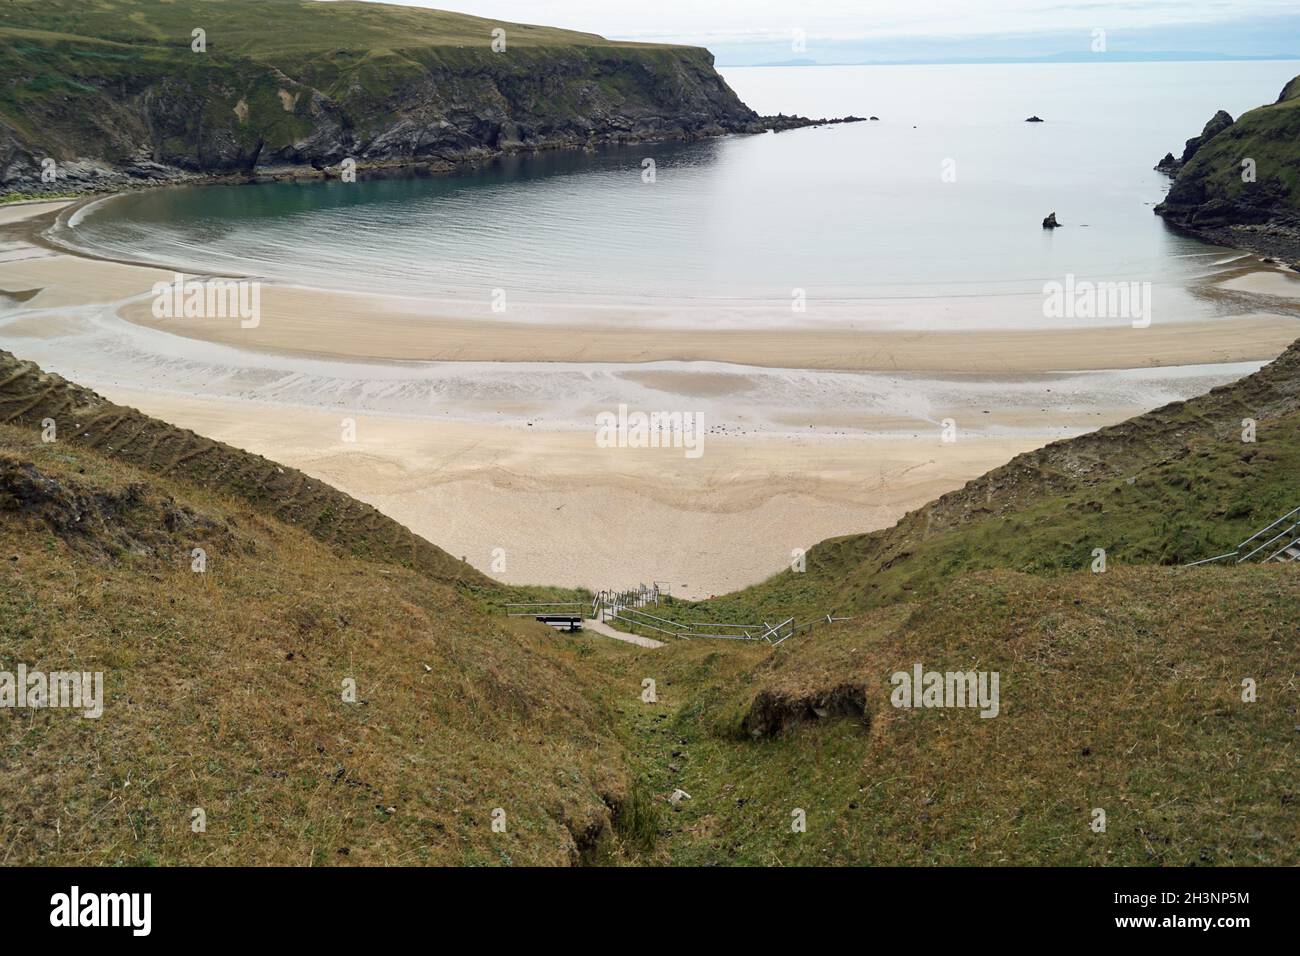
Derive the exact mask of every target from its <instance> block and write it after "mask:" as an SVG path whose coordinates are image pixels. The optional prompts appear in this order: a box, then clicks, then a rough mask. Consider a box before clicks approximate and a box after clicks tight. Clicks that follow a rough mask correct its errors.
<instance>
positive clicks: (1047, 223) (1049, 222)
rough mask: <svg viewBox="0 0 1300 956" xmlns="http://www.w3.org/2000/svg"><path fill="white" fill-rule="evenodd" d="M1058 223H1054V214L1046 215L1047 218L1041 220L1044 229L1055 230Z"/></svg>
mask: <svg viewBox="0 0 1300 956" xmlns="http://www.w3.org/2000/svg"><path fill="white" fill-rule="evenodd" d="M1059 225H1060V223H1059V222H1057V221H1056V213H1054V212H1053V213H1048V215H1047V218H1046V219H1044V220H1043V228H1044V229H1055V228H1056V227H1057V226H1059Z"/></svg>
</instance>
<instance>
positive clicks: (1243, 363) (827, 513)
mask: <svg viewBox="0 0 1300 956" xmlns="http://www.w3.org/2000/svg"><path fill="white" fill-rule="evenodd" d="M33 205H34V207H35V208H33V207H32V206H27V207H14V208H10V207H0V239H3V245H2V246H0V290H3V291H4V292H5V293H6V294H5V295H3V296H0V345H2V346H3V347H4V348H6V349H8V350H11V351H14V352H15V353H16V354H18V355H19V356H20V357H25V358H32V359H34V360H36V361H38V362H39V363H40V364H42V365H43V366H44V367H46V368H48V369H50V370H51V371H55V372H58V373H59V374H62V375H64V376H65V377H67V378H70V379H72V380H73V381H77V382H79V383H80V384H83V385H86V386H88V387H90V388H93V389H94V390H95V391H98V392H100V393H101V394H104V395H105V396H106V397H108V398H109V399H111V400H113V401H115V402H119V403H122V404H126V405H131V406H134V407H137V408H139V409H141V410H142V411H144V412H146V413H148V414H151V415H154V416H156V417H158V418H161V419H163V420H165V421H168V422H170V423H172V424H175V425H178V426H181V427H186V428H190V429H192V430H194V431H196V432H198V433H200V434H204V435H207V436H208V437H212V438H216V439H218V440H222V441H225V442H227V443H229V444H231V445H235V446H237V447H240V448H243V449H246V450H249V451H252V452H255V453H259V454H263V455H265V456H267V457H269V458H272V459H273V460H277V461H281V462H283V463H284V464H286V465H290V466H293V467H297V468H300V469H301V470H303V471H305V472H306V473H308V474H310V475H312V476H314V477H317V478H320V479H322V480H324V481H327V482H329V483H330V484H332V485H335V486H337V487H339V488H340V489H341V490H344V491H346V492H348V493H349V494H352V495H353V496H355V497H357V498H359V499H361V500H363V501H367V502H369V503H371V504H373V505H375V506H376V507H378V508H379V509H380V510H381V511H383V512H384V513H386V514H388V515H389V516H391V517H393V518H395V519H396V520H398V521H400V522H402V523H403V524H406V525H407V526H408V527H410V528H411V529H412V530H414V531H415V532H416V533H418V534H421V535H422V536H424V537H426V538H427V539H428V540H430V541H432V542H433V543H435V544H438V545H439V546H442V547H444V548H446V549H447V550H448V551H450V552H452V553H453V554H455V555H456V556H457V557H460V556H464V557H466V558H467V559H468V560H469V561H470V563H471V564H473V565H474V566H475V567H477V568H479V569H481V570H483V571H485V572H486V573H488V574H490V575H492V576H493V577H496V578H497V579H499V580H502V581H503V582H506V583H512V584H523V583H528V584H557V585H584V586H588V587H591V586H600V587H609V586H635V585H636V584H638V583H640V582H641V581H645V580H650V579H654V580H660V581H665V582H672V583H673V584H674V593H677V594H680V595H683V596H692V597H704V596H708V595H709V594H717V593H724V592H726V591H730V590H734V589H736V588H740V587H744V586H747V585H750V584H755V583H758V582H759V581H761V580H763V579H764V578H766V577H768V576H769V575H770V574H772V573H774V572H777V571H779V570H781V569H782V568H783V567H785V566H787V565H788V563H789V560H790V553H791V551H792V550H793V549H795V548H807V547H809V546H810V545H812V544H814V543H816V542H817V541H819V540H822V539H824V538H828V537H835V536H839V535H843V534H851V533H858V532H866V531H870V530H874V529H876V528H880V527H884V526H888V525H889V524H892V523H893V522H894V521H896V520H897V519H898V518H899V517H901V516H902V515H903V514H905V513H906V512H908V511H910V510H913V509H914V508H916V507H919V506H920V505H923V504H925V503H926V502H928V501H930V500H933V499H934V498H935V497H937V496H938V495H940V494H943V493H945V492H948V491H952V490H955V489H956V488H959V487H960V486H961V485H963V484H964V483H965V482H966V481H968V480H970V479H972V478H975V477H977V476H979V475H980V474H983V473H984V472H986V471H988V470H989V469H991V468H993V467H996V466H997V465H1001V464H1004V463H1005V462H1006V461H1008V460H1009V459H1011V458H1012V457H1014V456H1015V455H1016V454H1019V453H1020V452H1024V451H1029V450H1031V449H1034V448H1038V447H1041V446H1042V445H1044V444H1046V443H1048V442H1050V441H1052V440H1055V439H1057V438H1062V437H1068V436H1069V435H1073V434H1079V433H1081V432H1084V431H1090V430H1092V429H1095V428H1097V427H1101V426H1103V425H1107V424H1112V423H1114V422H1118V421H1121V420H1123V419H1125V418H1127V417H1130V416H1131V415H1133V414H1136V413H1138V412H1141V411H1146V410H1148V409H1149V408H1152V407H1156V406H1158V405H1161V404H1165V403H1167V402H1169V401H1174V400H1177V399H1178V398H1180V397H1188V396H1190V395H1191V394H1196V393H1199V392H1202V391H1205V390H1207V389H1208V388H1210V387H1212V386H1213V385H1215V384H1221V383H1223V382H1226V381H1229V380H1232V379H1234V378H1237V377H1240V376H1241V375H1243V374H1246V372H1248V371H1249V370H1251V368H1252V367H1253V366H1257V365H1258V364H1262V363H1263V362H1266V361H1268V360H1271V359H1272V358H1274V357H1275V356H1276V355H1277V354H1278V353H1280V352H1281V351H1282V350H1283V349H1284V348H1285V347H1286V346H1287V345H1289V344H1290V343H1291V342H1292V341H1294V340H1295V339H1296V338H1297V337H1300V324H1298V323H1297V319H1296V315H1297V314H1300V313H1297V312H1296V311H1295V306H1296V303H1295V302H1294V301H1292V300H1290V299H1288V298H1286V297H1278V296H1277V295H1275V293H1276V292H1277V291H1278V290H1279V289H1278V288H1274V287H1273V285H1275V284H1276V283H1277V282H1279V281H1285V282H1292V281H1294V280H1292V279H1291V277H1289V276H1285V275H1284V274H1282V273H1281V272H1278V271H1277V270H1263V269H1252V268H1245V269H1241V270H1237V273H1238V278H1237V279H1234V280H1233V281H1234V282H1237V283H1238V285H1240V286H1241V287H1240V288H1238V287H1235V286H1234V287H1233V288H1230V289H1228V290H1227V291H1226V292H1225V293H1224V294H1225V297H1226V298H1225V301H1226V302H1231V303H1235V302H1239V301H1256V300H1254V299H1252V298H1251V297H1252V296H1256V295H1267V296H1269V299H1267V300H1259V301H1267V302H1268V303H1270V307H1272V308H1275V310H1276V312H1277V314H1268V313H1248V314H1245V315H1240V316H1237V317H1234V318H1225V319H1220V320H1215V321H1206V322H1189V323H1178V324H1174V323H1169V324H1161V323H1159V322H1157V323H1155V324H1153V325H1152V327H1151V328H1147V329H1141V330H1138V329H1132V328H1129V327H1127V326H1121V327H1113V328H1111V329H1097V328H1092V329H1087V328H1081V329H1080V328H1076V329H1056V330H1042V329H1038V330H1015V329H1002V330H997V329H993V330H982V331H971V332H963V331H960V330H941V331H923V332H907V331H898V330H883V331H882V330H877V331H864V330H863V329H860V328H833V327H831V328H812V329H809V328H802V329H798V328H794V329H792V328H788V327H786V328H781V327H773V328H763V329H703V330H700V329H697V330H693V331H692V330H680V329H671V330H667V332H668V333H670V334H666V331H665V330H664V329H662V328H654V327H640V328H638V327H635V326H629V325H627V323H626V317H625V316H614V317H612V318H613V321H610V319H608V318H607V320H606V322H605V323H604V324H592V323H586V324H582V323H576V322H570V323H569V324H565V325H559V326H546V325H538V324H528V323H501V322H486V321H483V320H466V319H464V318H455V317H450V318H449V317H437V316H434V317H431V316H429V315H428V314H427V311H428V306H427V305H426V311H425V313H424V314H421V313H418V312H413V311H411V310H410V301H409V300H406V301H405V303H404V306H405V311H404V310H403V308H402V307H399V305H402V303H397V302H394V301H392V300H385V299H383V298H382V297H380V298H376V297H373V296H365V295H357V294H351V295H349V294H345V293H335V292H330V291H328V290H310V289H302V288H292V287H285V286H276V285H268V286H267V287H266V288H265V290H264V300H263V315H262V321H261V323H260V325H259V327H258V328H257V329H251V330H240V329H239V328H238V325H237V323H235V324H234V328H233V329H230V328H226V329H222V328H217V327H213V326H212V325H211V324H209V325H207V326H202V325H201V324H200V325H199V326H198V327H192V326H191V325H187V324H186V323H185V322H184V321H176V320H170V321H168V322H163V323H157V322H152V321H149V320H151V319H152V317H151V316H148V309H147V306H146V307H145V315H146V316H148V319H149V320H146V319H145V318H143V317H142V316H140V315H139V314H138V312H139V309H140V306H141V303H142V301H143V299H142V297H147V295H148V293H149V290H150V288H151V285H152V283H153V282H154V281H157V280H159V279H168V278H170V273H168V272H164V271H163V270H158V269H153V268H148V267H143V266H135V265H127V264H122V263H119V262H115V261H112V260H107V259H102V258H101V259H96V258H86V257H83V256H80V255H76V254H72V253H68V252H64V251H58V250H56V249H52V248H50V247H49V246H48V245H38V244H35V243H34V242H32V241H30V240H32V239H33V238H35V232H36V231H38V230H39V228H40V222H41V221H46V220H48V218H49V217H50V215H51V214H52V213H53V212H57V211H58V210H60V209H64V208H68V207H70V206H71V205H72V203H71V202H70V201H66V200H65V201H59V202H57V203H53V204H50V205H51V206H53V207H54V209H51V208H49V207H47V206H46V205H45V204H33ZM1251 277H1254V278H1251ZM1295 287H1296V288H1297V289H1300V282H1297V283H1296V286H1295ZM1279 288H1280V289H1281V290H1283V291H1290V286H1286V285H1284V286H1281V287H1279ZM1242 297H1244V298H1242ZM441 305H442V303H433V307H434V308H437V307H439V306H441ZM940 305H942V303H940ZM278 346H284V347H283V348H278ZM1089 366H1092V367H1093V370H1092V371H1078V370H1079V369H1087V368H1089ZM620 401H627V402H629V403H630V404H632V405H633V406H634V407H641V408H668V409H683V410H692V411H698V412H700V413H702V414H705V415H706V420H707V421H708V423H709V430H708V433H707V441H706V444H705V449H706V451H705V454H704V455H703V456H702V457H701V458H699V459H698V460H689V459H686V458H684V457H683V456H682V454H681V452H680V450H678V451H677V452H675V453H674V452H672V451H671V450H669V451H664V450H662V449H602V448H598V447H596V445H595V443H594V440H593V434H592V431H591V426H590V423H591V421H592V420H593V416H594V415H595V414H596V413H597V412H598V411H599V410H601V409H606V408H609V407H612V406H613V405H615V404H616V403H618V402H620ZM345 419H346V420H351V422H352V423H353V425H354V427H355V440H354V441H347V440H345V439H344V438H342V433H341V430H340V425H341V424H343V422H344V420H345ZM947 419H952V420H954V421H955V422H957V423H958V424H959V427H960V429H961V436H962V437H961V439H960V440H958V441H956V442H953V443H946V442H944V441H943V440H942V439H941V437H940V427H941V423H942V422H943V421H944V420H947ZM497 547H501V548H505V549H506V554H507V563H506V567H505V570H494V569H493V561H492V553H493V551H492V549H494V548H497ZM724 553H725V554H726V555H727V560H726V561H721V560H719V558H718V555H721V554H724Z"/></svg>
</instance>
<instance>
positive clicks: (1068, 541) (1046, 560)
mask: <svg viewBox="0 0 1300 956" xmlns="http://www.w3.org/2000/svg"><path fill="white" fill-rule="evenodd" d="M1244 419H1253V420H1255V421H1256V431H1255V439H1256V440H1255V441H1254V442H1253V443H1245V442H1243V441H1242V421H1243V420H1244ZM1298 471H1300V342H1297V343H1296V344H1293V345H1292V346H1291V347H1290V348H1289V349H1288V350H1287V351H1286V352H1285V353H1283V354H1282V355H1281V356H1280V357H1279V358H1278V359H1277V360H1276V361H1274V362H1272V363H1270V364H1269V365H1267V366H1265V367H1264V368H1263V369H1261V370H1260V371H1259V372H1257V373H1256V374H1254V375H1251V376H1249V377H1247V378H1245V379H1243V380H1241V381H1240V382H1235V383H1233V384H1231V385H1227V386H1224V387H1221V388H1217V389H1214V390H1213V391H1211V392H1209V393H1208V394H1206V395H1203V396H1200V397H1198V398H1195V399H1192V400H1190V401H1187V402H1176V403H1173V404H1171V405H1167V406H1165V407H1163V408H1159V409H1156V410H1154V411H1151V412H1149V413H1147V414H1145V415H1140V416H1138V417H1136V418H1133V419H1130V420H1128V421H1126V422H1123V423H1121V424H1118V425H1114V426H1111V427H1108V428H1102V429H1099V430H1098V431H1095V432H1092V433H1089V434H1087V435H1082V436H1079V437H1077V438H1073V439H1069V440H1066V441H1058V442H1053V443H1052V444H1050V445H1047V446H1045V447H1044V448H1041V449H1039V450H1037V451H1033V452H1028V453H1025V454H1023V455H1019V456H1017V457H1016V458H1014V459H1012V460H1011V461H1010V462H1008V463H1007V464H1006V465H1004V466H1002V467H1001V468H996V469H994V470H993V471H991V472H989V473H988V474H986V475H983V476H981V477H979V478H977V479H975V480H973V481H971V482H968V483H967V484H966V485H965V486H964V487H963V488H960V489H958V490H957V491H954V492H951V493H949V494H946V495H943V496H942V497H940V498H938V499H937V500H935V501H933V502H931V503H929V504H927V505H925V506H923V507H921V508H919V509H917V510H916V511H914V512H912V513H910V514H908V515H905V516H904V517H903V518H902V519H901V520H900V521H899V522H898V523H897V524H896V525H894V526H893V527H891V528H886V529H883V530H881V531H875V532H871V533H870V534H863V535H851V536H846V537H842V538H833V539H830V540H828V541H823V542H821V543H820V544H818V545H816V546H815V547H813V548H811V549H810V550H809V552H808V555H807V570H806V571H805V572H802V573H795V572H793V571H785V572H782V573H780V574H778V575H776V576H775V577H773V578H771V579H769V580H768V581H765V582H763V583H762V584H759V585H756V586H754V587H752V588H748V589H746V590H744V591H740V592H737V593H735V594H732V595H726V596H724V597H721V598H719V599H717V600H715V601H713V602H705V603H702V604H700V605H698V606H696V607H695V608H694V609H693V610H694V613H704V612H707V613H711V614H714V615H717V616H718V617H719V619H726V620H746V621H748V620H755V619H760V620H761V619H764V618H766V619H773V618H775V619H784V618H785V617H787V616H789V615H790V614H797V615H798V616H799V617H800V619H806V618H810V617H817V616H821V615H825V614H827V613H828V612H831V611H834V612H835V613H836V614H850V613H854V612H855V611H858V610H862V609H865V608H871V607H876V606H880V605H886V604H891V603H895V602H898V601H907V600H929V599H933V598H934V597H935V596H936V595H939V594H942V591H943V588H944V587H945V586H946V582H948V581H949V580H951V579H952V578H953V577H954V576H955V575H959V574H963V573H967V572H971V571H981V570H994V569H1007V570H1013V571H1023V572H1029V573H1036V574H1051V573H1061V572H1069V571H1084V570H1088V569H1089V568H1090V567H1091V565H1092V563H1093V550H1094V549H1096V548H1102V549H1104V550H1105V551H1106V558H1107V565H1108V567H1111V568H1115V567H1125V566H1131V565H1179V564H1185V563H1188V562H1191V561H1196V560H1199V559H1201V558H1208V557H1212V556H1214V555H1218V554H1222V553H1224V552H1226V551H1229V550H1231V549H1232V548H1233V547H1235V546H1236V545H1237V544H1238V543H1239V542H1241V541H1242V540H1243V539H1244V538H1246V537H1247V536H1249V535H1250V534H1251V533H1253V532H1254V531H1256V530H1257V529H1259V528H1261V527H1263V526H1264V525H1266V524H1268V523H1269V522H1271V521H1272V520H1273V519H1274V518H1277V517H1279V516H1280V515H1281V514H1283V513H1284V512H1286V511H1289V510H1290V509H1292V508H1295V507H1297V506H1300V486H1298V485H1297V484H1296V480H1295V476H1296V474H1297V472H1298Z"/></svg>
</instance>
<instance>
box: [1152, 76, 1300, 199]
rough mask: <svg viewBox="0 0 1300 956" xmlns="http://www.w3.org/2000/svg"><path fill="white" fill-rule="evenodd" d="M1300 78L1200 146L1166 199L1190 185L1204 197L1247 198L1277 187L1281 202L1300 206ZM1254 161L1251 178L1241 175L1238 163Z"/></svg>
mask: <svg viewBox="0 0 1300 956" xmlns="http://www.w3.org/2000/svg"><path fill="white" fill-rule="evenodd" d="M1297 140H1300V77H1297V78H1296V79H1294V80H1292V81H1291V82H1290V83H1288V84H1287V87H1286V89H1285V90H1283V92H1282V96H1281V98H1280V99H1279V100H1278V102H1276V103H1271V104H1269V105H1267V106H1261V107H1259V108H1257V109H1253V110H1250V111H1249V112H1247V113H1243V114H1242V115H1241V116H1240V117H1239V118H1238V119H1237V122H1236V123H1234V124H1233V125H1232V126H1230V127H1228V128H1227V129H1226V130H1224V131H1223V132H1221V133H1220V134H1219V135H1217V136H1215V137H1214V138H1212V139H1211V140H1210V141H1209V142H1208V143H1206V144H1205V145H1204V146H1202V147H1201V148H1200V149H1199V150H1197V153H1196V155H1195V156H1193V157H1192V160H1191V161H1190V162H1189V163H1188V164H1187V166H1186V167H1184V168H1183V169H1182V170H1181V171H1180V173H1179V175H1178V180H1177V182H1176V183H1175V186H1174V189H1173V190H1172V191H1171V193H1170V197H1171V199H1175V200H1176V201H1180V202H1181V201H1182V200H1181V199H1177V197H1178V196H1179V195H1180V194H1186V193H1187V191H1188V187H1189V186H1192V185H1195V186H1196V187H1197V189H1198V190H1201V189H1203V190H1204V198H1207V199H1213V198H1219V199H1228V200H1234V201H1245V202H1249V201H1250V200H1251V197H1252V196H1253V195H1255V194H1257V193H1259V192H1260V191H1262V190H1275V189H1277V187H1278V186H1280V187H1281V196H1280V197H1279V198H1280V199H1281V202H1282V203H1283V204H1284V205H1286V206H1288V207H1289V208H1291V209H1296V210H1300V152H1298V151H1297V149H1296V142H1297ZM1246 159H1252V160H1254V162H1255V173H1256V177H1255V181H1254V182H1245V181H1243V179H1242V162H1243V160H1246Z"/></svg>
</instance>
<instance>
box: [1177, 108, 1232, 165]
mask: <svg viewBox="0 0 1300 956" xmlns="http://www.w3.org/2000/svg"><path fill="white" fill-rule="evenodd" d="M1232 123H1233V119H1232V115H1231V114H1230V113H1229V112H1228V111H1227V110H1219V111H1218V112H1217V113H1215V114H1214V115H1213V116H1212V117H1210V121H1209V122H1208V123H1206V124H1205V126H1204V127H1203V128H1202V129H1201V135H1200V136H1193V137H1192V138H1191V139H1189V140H1188V141H1187V142H1186V144H1184V146H1183V158H1182V160H1181V162H1182V163H1183V164H1184V165H1186V164H1187V163H1189V162H1191V159H1192V157H1193V156H1195V155H1196V151H1197V150H1198V149H1200V148H1201V147H1202V146H1204V145H1205V144H1206V143H1208V142H1209V141H1210V140H1212V139H1214V137H1216V136H1218V135H1219V134H1220V133H1222V132H1223V131H1224V130H1225V129H1227V128H1228V127H1229V126H1231V125H1232Z"/></svg>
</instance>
